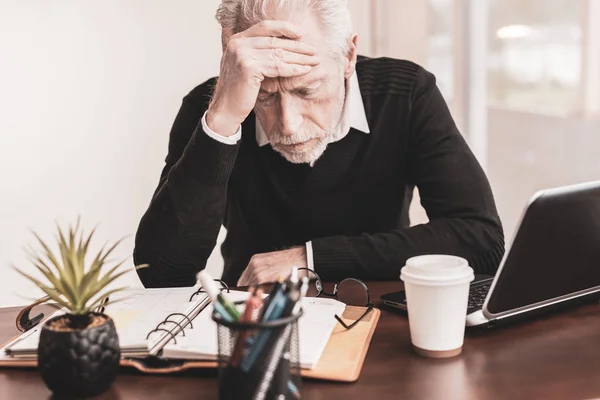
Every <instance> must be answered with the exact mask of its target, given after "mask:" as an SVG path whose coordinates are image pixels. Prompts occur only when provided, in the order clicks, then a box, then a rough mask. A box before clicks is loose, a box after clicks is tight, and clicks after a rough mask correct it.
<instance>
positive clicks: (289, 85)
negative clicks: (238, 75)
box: [260, 74, 327, 92]
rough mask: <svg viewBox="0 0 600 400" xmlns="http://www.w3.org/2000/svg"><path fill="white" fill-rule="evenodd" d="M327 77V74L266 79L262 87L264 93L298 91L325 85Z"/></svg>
mask: <svg viewBox="0 0 600 400" xmlns="http://www.w3.org/2000/svg"><path fill="white" fill-rule="evenodd" d="M326 80H327V76H326V75H325V74H318V75H312V76H311V74H307V75H304V76H297V77H292V78H265V80H264V81H263V82H262V84H261V86H260V90H261V91H263V92H275V91H278V90H280V88H281V89H283V90H296V89H302V88H306V87H314V86H318V85H321V84H323V83H325V82H326Z"/></svg>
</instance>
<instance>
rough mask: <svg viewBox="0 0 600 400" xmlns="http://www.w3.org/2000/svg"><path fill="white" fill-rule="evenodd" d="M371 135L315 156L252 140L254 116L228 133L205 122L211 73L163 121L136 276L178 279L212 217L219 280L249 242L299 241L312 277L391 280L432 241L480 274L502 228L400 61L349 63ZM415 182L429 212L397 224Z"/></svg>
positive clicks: (450, 133)
mask: <svg viewBox="0 0 600 400" xmlns="http://www.w3.org/2000/svg"><path fill="white" fill-rule="evenodd" d="M356 72H357V76H358V81H359V86H360V90H361V95H362V98H363V102H364V105H365V112H366V115H367V120H368V123H369V128H370V131H371V132H370V133H369V134H364V133H362V132H358V131H355V130H353V129H351V130H350V132H349V133H348V135H347V136H346V137H345V138H343V139H342V140H340V141H338V142H335V143H332V144H330V145H329V147H328V148H327V150H326V151H325V153H324V154H323V155H322V156H321V158H320V159H318V160H317V162H316V164H315V165H314V167H310V166H309V165H307V164H292V163H289V162H287V161H286V160H285V159H284V158H283V157H281V156H280V155H279V154H278V153H276V152H275V151H274V150H273V149H272V148H271V146H263V147H259V146H258V145H257V143H256V133H255V115H254V113H251V114H250V115H249V116H248V118H247V119H246V120H245V122H244V123H243V124H242V139H241V140H240V141H239V142H238V144H237V145H228V144H223V143H220V142H218V141H216V140H214V139H212V138H210V137H209V136H208V135H206V134H205V133H204V131H203V130H202V125H201V123H200V119H201V117H202V115H203V114H204V112H205V111H206V108H207V106H208V101H209V97H210V95H211V90H212V89H213V87H214V84H215V79H211V80H209V81H207V82H205V83H203V84H201V85H199V86H198V87H196V88H195V89H194V90H192V91H191V92H190V93H189V94H188V95H187V96H186V97H185V98H184V99H183V104H182V106H181V109H180V111H179V113H178V115H177V117H176V119H175V122H174V124H173V127H172V130H171V133H170V140H169V149H168V155H167V157H166V160H165V162H166V165H165V166H164V170H163V172H162V174H161V177H160V182H159V184H158V188H157V189H156V192H155V194H154V197H153V198H152V201H151V203H150V206H149V208H148V210H147V211H146V213H145V215H144V216H143V217H142V220H141V222H140V225H139V229H138V232H137V235H136V241H135V251H134V261H135V263H136V264H141V263H148V264H150V267H149V268H146V269H140V270H138V274H139V276H140V279H141V281H142V283H143V284H144V285H145V286H146V287H164V286H191V285H194V284H195V283H196V278H195V274H196V273H197V272H198V271H199V270H201V269H203V268H204V267H205V265H206V261H207V259H208V257H209V256H210V254H211V252H212V250H213V248H214V247H215V245H216V240H217V235H218V233H219V229H220V227H221V225H222V224H223V225H224V226H225V228H226V229H227V236H226V238H225V241H224V243H223V245H222V248H221V250H222V254H223V258H224V261H225V266H224V272H223V280H224V281H225V282H227V283H228V284H231V285H235V284H236V282H237V279H238V278H239V276H240V275H241V273H242V271H243V270H244V268H245V267H246V266H247V264H248V262H249V260H250V258H251V257H252V255H253V254H257V253H265V252H270V251H275V250H281V249H285V248H289V247H291V246H304V245H305V243H306V242H307V241H312V246H313V253H314V258H313V260H314V267H315V271H316V272H317V273H318V274H319V275H320V276H321V277H322V278H323V279H324V280H339V279H342V278H344V277H358V278H362V279H371V280H374V279H399V274H400V269H401V267H402V266H403V265H404V262H405V260H406V259H407V258H409V257H411V256H415V255H419V254H427V253H445V254H454V255H459V256H462V257H464V258H466V259H467V260H468V261H469V262H470V264H471V266H472V267H473V268H474V269H475V271H476V272H478V273H489V274H493V273H495V271H496V270H497V268H498V265H499V262H500V260H501V258H502V256H503V254H504V235H503V230H502V224H501V222H500V219H499V217H498V214H497V210H496V206H495V202H494V198H493V195H492V191H491V189H490V186H489V183H488V180H487V178H486V176H485V174H484V172H483V170H482V169H481V167H480V165H479V163H478V162H477V160H476V158H475V157H474V156H473V154H472V152H471V151H470V149H469V147H468V145H467V144H466V142H465V140H464V139H463V137H462V136H461V134H460V132H459V131H458V130H457V128H456V126H455V124H454V121H453V119H452V117H451V115H450V113H449V110H448V108H447V106H446V103H445V101H444V99H443V97H442V96H441V94H440V92H439V91H438V88H437V86H436V84H435V78H434V76H433V75H432V74H430V73H429V72H427V71H426V70H424V69H423V68H422V67H420V66H418V65H416V64H414V63H411V62H408V61H403V60H394V59H389V58H379V59H369V58H364V57H361V58H360V59H359V61H358V63H357V66H356ZM415 186H417V187H418V189H419V194H420V197H421V203H422V205H423V207H424V208H425V210H426V212H427V215H428V218H429V222H428V223H426V224H421V225H417V226H413V227H410V226H409V219H408V208H409V204H410V201H411V199H412V191H413V189H414V187H415Z"/></svg>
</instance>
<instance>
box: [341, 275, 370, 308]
mask: <svg viewBox="0 0 600 400" xmlns="http://www.w3.org/2000/svg"><path fill="white" fill-rule="evenodd" d="M338 299H340V301H341V302H342V303H345V304H346V305H349V306H359V307H365V306H366V305H367V303H368V301H369V299H368V293H367V291H366V290H365V287H364V286H363V284H361V282H359V281H357V280H355V279H344V280H343V281H341V282H340V283H339V284H338Z"/></svg>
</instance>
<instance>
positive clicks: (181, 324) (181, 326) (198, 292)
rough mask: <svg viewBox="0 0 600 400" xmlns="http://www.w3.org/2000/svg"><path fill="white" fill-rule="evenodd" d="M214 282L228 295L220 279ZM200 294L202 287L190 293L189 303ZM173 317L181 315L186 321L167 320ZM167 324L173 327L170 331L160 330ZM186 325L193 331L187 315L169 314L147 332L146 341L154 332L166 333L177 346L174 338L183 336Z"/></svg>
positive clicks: (227, 287)
mask: <svg viewBox="0 0 600 400" xmlns="http://www.w3.org/2000/svg"><path fill="white" fill-rule="evenodd" d="M214 281H215V282H219V283H220V284H221V292H222V291H224V290H225V291H227V293H229V286H227V284H226V283H225V282H223V281H222V280H220V279H214ZM200 293H204V290H202V287H200V288H199V289H198V290H197V291H195V292H194V293H192V295H191V296H190V299H189V301H192V299H193V298H194V296H196V295H197V294H200ZM173 315H181V316H182V317H183V318H185V319H186V320H187V321H186V322H185V323H182V322H177V321H172V320H169V318H170V317H172V316H173ZM169 322H171V323H172V324H174V326H173V327H172V328H170V329H165V328H161V326H162V325H164V324H167V323H169ZM188 325H189V326H190V328H191V329H194V326H193V325H192V320H191V319H190V317H188V316H187V315H185V314H183V313H171V314H169V315H167V317H166V318H165V319H164V320H162V321H161V322H160V323H159V324H158V325H156V328H154V329H152V330H151V331H150V332H148V334H147V335H146V339H148V338H149V337H150V335H151V334H152V333H154V332H158V331H163V332H167V333H168V334H169V335H171V339H173V343H175V344H177V339H175V336H177V335H178V334H179V332H181V334H182V336H185V332H184V329H185V328H186V327H187V326H188ZM177 327H179V328H180V330H179V332H177V333H174V329H176V328H177ZM171 339H169V342H170V341H171ZM167 343H168V342H167Z"/></svg>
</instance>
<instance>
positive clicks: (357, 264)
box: [312, 70, 504, 279]
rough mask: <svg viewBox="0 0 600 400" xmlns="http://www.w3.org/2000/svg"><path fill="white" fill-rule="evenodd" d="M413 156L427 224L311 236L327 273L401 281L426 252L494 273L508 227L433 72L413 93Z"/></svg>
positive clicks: (320, 269) (318, 265)
mask: <svg viewBox="0 0 600 400" xmlns="http://www.w3.org/2000/svg"><path fill="white" fill-rule="evenodd" d="M410 100H411V103H412V111H411V117H410V118H411V125H410V135H411V142H412V148H411V149H410V150H409V152H408V153H409V154H410V155H411V159H410V160H409V161H408V170H409V173H410V174H411V176H410V180H411V181H412V183H414V184H415V185H416V186H417V187H418V188H419V194H420V197H421V204H422V205H423V207H424V208H425V210H426V211H427V215H428V216H429V220H430V222H429V223H427V224H422V225H417V226H412V227H409V228H405V229H397V230H392V231H390V232H381V233H375V234H366V233H365V234H362V235H359V236H351V237H349V236H333V237H325V238H316V239H313V240H312V249H313V256H314V268H315V271H316V272H317V273H318V274H319V275H320V276H321V277H322V278H323V279H339V278H340V277H347V276H352V277H359V278H363V279H398V277H399V274H400V269H401V268H402V266H403V265H404V263H405V261H406V260H407V259H408V258H410V257H412V256H415V255H420V254H427V253H446V254H454V255H458V256H461V257H464V258H466V259H467V260H468V261H469V262H470V264H471V266H472V267H473V268H474V269H475V271H477V272H478V273H489V274H493V273H494V272H495V271H496V270H497V268H498V265H499V263H500V260H501V258H502V256H503V254H504V233H503V229H502V224H501V222H500V218H499V216H498V214H497V211H496V206H495V203H494V198H493V195H492V191H491V188H490V185H489V183H488V180H487V177H486V176H485V174H484V171H483V170H482V168H481V166H480V165H479V163H478V161H477V159H476V158H475V156H474V155H473V154H472V152H471V150H470V149H469V147H468V146H467V144H466V142H465V141H464V139H463V137H462V135H461V134H460V132H459V131H458V129H457V128H456V126H455V124H454V121H453V119H452V117H451V115H450V112H449V110H448V108H447V105H446V103H445V101H444V99H443V97H442V95H441V94H440V92H439V90H438V88H437V86H436V84H435V78H434V77H433V75H431V74H430V73H428V72H426V71H424V70H421V71H420V72H419V74H418V76H417V78H416V83H415V86H414V89H413V93H412V95H411V99H410Z"/></svg>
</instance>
